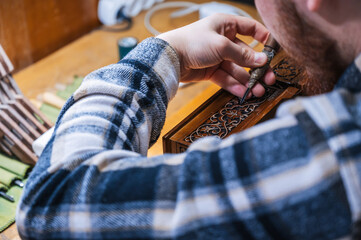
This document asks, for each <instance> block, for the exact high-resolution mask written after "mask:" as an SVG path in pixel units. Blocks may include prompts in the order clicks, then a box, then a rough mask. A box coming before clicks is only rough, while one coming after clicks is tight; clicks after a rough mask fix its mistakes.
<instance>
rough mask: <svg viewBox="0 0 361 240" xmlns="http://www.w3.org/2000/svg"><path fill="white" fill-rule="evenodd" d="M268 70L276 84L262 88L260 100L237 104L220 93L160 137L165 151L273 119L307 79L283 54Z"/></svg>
mask: <svg viewBox="0 0 361 240" xmlns="http://www.w3.org/2000/svg"><path fill="white" fill-rule="evenodd" d="M271 68H272V69H273V71H274V73H275V75H276V83H275V84H274V85H272V86H265V88H266V93H265V94H264V95H263V96H262V97H261V98H256V97H252V98H250V99H248V100H247V101H245V102H244V103H243V104H242V105H240V101H241V99H240V98H239V97H236V96H234V95H232V94H230V93H228V92H227V91H225V90H219V91H218V92H217V93H215V94H214V95H213V96H212V97H211V98H209V99H208V100H207V101H206V102H204V103H203V104H202V105H201V106H200V107H198V108H197V109H196V110H195V111H194V112H193V113H191V114H190V115H189V116H188V117H186V118H185V119H184V120H183V121H182V122H180V123H179V124H178V125H177V126H176V127H174V128H173V129H172V130H171V131H170V132H168V133H167V134H166V135H165V136H164V137H163V149H164V152H167V153H181V152H184V151H185V150H186V149H187V148H188V146H189V145H190V144H192V143H193V142H194V141H196V140H197V139H199V138H202V137H205V136H218V137H220V138H222V139H223V138H226V137H228V136H230V135H231V134H233V133H237V132H239V131H242V130H244V129H247V128H249V127H251V126H253V125H255V124H257V123H260V122H263V121H265V120H267V119H270V118H272V117H273V116H274V114H275V112H276V109H277V107H278V106H279V104H280V103H281V102H283V101H284V100H287V99H290V98H293V97H295V96H296V95H298V94H299V93H300V92H301V88H302V85H303V83H304V82H305V81H306V79H307V76H306V74H305V71H303V70H302V69H301V68H300V67H298V66H296V65H295V64H293V63H292V61H291V59H290V58H288V57H287V56H286V54H285V53H284V52H283V51H281V52H280V53H278V54H277V55H276V57H275V58H274V59H273V60H272V62H271Z"/></svg>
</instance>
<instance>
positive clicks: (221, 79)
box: [210, 69, 246, 97]
mask: <svg viewBox="0 0 361 240" xmlns="http://www.w3.org/2000/svg"><path fill="white" fill-rule="evenodd" d="M210 80H211V81H212V82H213V83H215V84H217V85H218V86H220V87H221V88H223V89H224V90H226V91H228V92H230V93H232V94H233V95H235V96H237V97H242V96H243V95H244V93H245V92H246V87H245V86H244V85H242V84H241V83H240V82H238V81H237V80H236V79H235V78H234V77H232V76H231V75H230V74H228V73H227V72H226V71H224V70H223V69H218V70H217V71H215V72H214V74H213V75H212V77H211V79H210Z"/></svg>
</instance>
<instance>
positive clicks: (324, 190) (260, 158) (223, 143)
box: [17, 38, 351, 239]
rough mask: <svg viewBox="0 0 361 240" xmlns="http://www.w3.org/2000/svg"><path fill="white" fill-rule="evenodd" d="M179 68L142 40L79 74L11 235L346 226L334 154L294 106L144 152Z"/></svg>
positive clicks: (231, 232)
mask: <svg viewBox="0 0 361 240" xmlns="http://www.w3.org/2000/svg"><path fill="white" fill-rule="evenodd" d="M179 71H180V70H179V61H178V58H177V55H176V53H175V51H174V50H173V49H172V48H171V47H170V46H169V45H168V44H167V43H166V42H164V41H162V40H160V39H157V38H151V39H147V40H145V41H144V42H142V43H141V44H140V45H139V46H138V47H137V48H136V49H135V50H133V51H132V52H131V53H130V54H129V55H128V56H127V57H126V58H125V59H123V60H121V61H120V62H119V63H117V64H114V65H110V66H107V67H104V68H102V69H100V70H97V71H95V72H93V73H91V74H89V75H88V76H87V77H86V78H85V79H84V82H83V83H82V85H81V87H80V88H79V89H78V90H77V91H76V92H75V93H74V95H73V96H72V97H71V98H70V99H69V100H68V102H67V103H66V105H65V107H64V108H63V109H62V111H61V114H60V117H59V119H58V121H57V123H56V126H55V130H54V134H53V136H52V138H51V139H50V141H49V143H48V144H47V146H46V148H45V149H44V151H43V154H42V155H41V157H40V158H39V161H38V163H37V165H36V167H35V168H34V170H33V172H32V174H31V175H30V177H29V180H28V182H27V184H26V187H25V190H24V194H23V197H22V200H21V203H20V205H19V208H18V212H17V226H18V231H19V233H20V235H21V237H22V238H24V239H66V238H74V239H83V238H84V239H99V238H117V239H121V238H124V239H143V238H145V239H149V238H153V239H236V238H237V239H240V238H241V239H272V238H274V239H291V238H292V237H295V236H297V237H299V238H301V239H305V238H311V239H312V238H314V239H316V238H319V236H324V235H323V234H328V235H327V236H328V237H330V238H333V237H342V236H345V235H347V234H348V233H349V231H350V226H351V222H350V221H351V220H350V219H351V217H350V210H349V208H348V203H347V197H346V193H345V191H344V188H343V185H342V181H341V177H340V174H339V164H338V162H337V160H336V158H335V156H334V153H333V152H332V151H331V150H330V149H329V147H328V146H327V144H325V139H324V137H323V133H322V132H321V131H320V129H319V127H318V126H316V124H315V123H314V121H313V120H312V119H311V118H310V117H309V116H308V115H307V114H306V113H305V112H303V111H300V112H298V113H297V114H288V113H284V114H283V116H279V117H278V118H277V119H275V120H272V121H269V122H265V123H263V124H261V125H258V126H256V127H254V128H251V129H249V130H246V131H244V132H242V133H239V134H234V135H232V136H230V137H229V138H227V139H226V140H220V139H218V138H216V137H208V138H204V139H201V140H200V141H197V142H196V143H195V144H193V145H192V146H191V147H190V148H189V149H188V150H187V152H186V153H183V154H174V155H171V154H166V155H160V156H157V157H152V158H147V157H146V152H147V149H148V147H149V146H150V145H151V144H153V143H154V142H155V141H156V140H157V138H158V137H159V134H160V131H161V129H162V126H163V123H164V120H165V113H166V107H167V104H168V101H169V100H170V99H171V98H172V97H173V96H174V95H175V93H176V90H177V85H178V79H179ZM284 112H287V111H284ZM301 120H302V124H300V122H301ZM315 135H316V136H318V137H317V138H316V139H315V138H314V137H313V136H315ZM307 216H312V217H307ZM316 225H317V226H320V227H317V228H315V226H316ZM310 236H311V237H310Z"/></svg>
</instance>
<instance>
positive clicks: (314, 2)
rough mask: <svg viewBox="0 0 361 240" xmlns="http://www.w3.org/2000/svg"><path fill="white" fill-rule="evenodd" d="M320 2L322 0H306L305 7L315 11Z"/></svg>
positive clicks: (318, 7)
mask: <svg viewBox="0 0 361 240" xmlns="http://www.w3.org/2000/svg"><path fill="white" fill-rule="evenodd" d="M321 4H322V0H307V8H308V10H310V11H311V12H317V11H318V10H319V9H320V7H321Z"/></svg>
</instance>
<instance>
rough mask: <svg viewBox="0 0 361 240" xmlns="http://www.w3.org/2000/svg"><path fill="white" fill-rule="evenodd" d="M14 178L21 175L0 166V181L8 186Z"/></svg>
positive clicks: (18, 177)
mask: <svg viewBox="0 0 361 240" xmlns="http://www.w3.org/2000/svg"><path fill="white" fill-rule="evenodd" d="M16 179H21V177H20V176H18V175H16V174H14V173H12V172H8V171H6V170H5V169H3V168H0V183H2V184H4V185H6V186H8V187H10V186H11V183H12V182H13V181H14V180H16Z"/></svg>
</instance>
